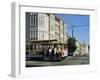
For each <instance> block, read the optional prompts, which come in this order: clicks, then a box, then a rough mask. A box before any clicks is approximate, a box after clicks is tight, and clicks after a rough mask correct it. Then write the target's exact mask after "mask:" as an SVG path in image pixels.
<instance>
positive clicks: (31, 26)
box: [26, 12, 67, 44]
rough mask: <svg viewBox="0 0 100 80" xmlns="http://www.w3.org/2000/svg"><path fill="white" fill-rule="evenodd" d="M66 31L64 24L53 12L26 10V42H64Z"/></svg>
mask: <svg viewBox="0 0 100 80" xmlns="http://www.w3.org/2000/svg"><path fill="white" fill-rule="evenodd" d="M66 33H67V26H66V24H65V23H64V22H63V21H62V20H61V19H60V18H59V17H58V16H56V15H55V14H51V13H34V12H26V44H27V43H28V42H31V41H40V40H42V41H45V40H57V41H59V42H63V43H66V41H67V37H66Z"/></svg>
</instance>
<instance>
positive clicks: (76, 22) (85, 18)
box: [56, 14, 90, 44]
mask: <svg viewBox="0 0 100 80" xmlns="http://www.w3.org/2000/svg"><path fill="white" fill-rule="evenodd" d="M56 15H57V16H59V17H60V18H61V19H62V21H64V23H65V24H67V27H68V28H67V33H68V35H69V36H72V28H71V26H72V25H73V26H76V27H75V28H73V30H74V37H75V38H76V40H78V41H79V42H81V43H84V42H85V43H87V44H89V39H90V29H89V28H90V27H89V22H90V21H89V20H90V17H89V15H78V14H77V15H76V14H56ZM81 25H84V26H81Z"/></svg>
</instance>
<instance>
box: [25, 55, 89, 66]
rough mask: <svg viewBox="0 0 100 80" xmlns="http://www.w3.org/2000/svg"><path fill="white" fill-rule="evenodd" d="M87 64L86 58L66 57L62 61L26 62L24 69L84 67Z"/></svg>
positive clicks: (87, 59)
mask: <svg viewBox="0 0 100 80" xmlns="http://www.w3.org/2000/svg"><path fill="white" fill-rule="evenodd" d="M85 64H89V57H88V56H81V57H79V56H68V57H66V58H65V59H64V60H62V61H42V60H36V59H34V60H26V67H42V66H60V65H85Z"/></svg>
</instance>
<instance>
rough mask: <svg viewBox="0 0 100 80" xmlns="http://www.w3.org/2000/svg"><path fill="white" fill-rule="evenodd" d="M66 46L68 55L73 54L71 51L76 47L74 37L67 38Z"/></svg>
mask: <svg viewBox="0 0 100 80" xmlns="http://www.w3.org/2000/svg"><path fill="white" fill-rule="evenodd" d="M67 46H68V53H69V55H73V53H74V52H75V50H76V49H77V46H76V39H75V38H68V41H67Z"/></svg>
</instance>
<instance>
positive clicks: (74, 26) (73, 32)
mask: <svg viewBox="0 0 100 80" xmlns="http://www.w3.org/2000/svg"><path fill="white" fill-rule="evenodd" d="M71 27H72V38H73V37H74V29H73V28H74V27H75V26H71Z"/></svg>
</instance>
